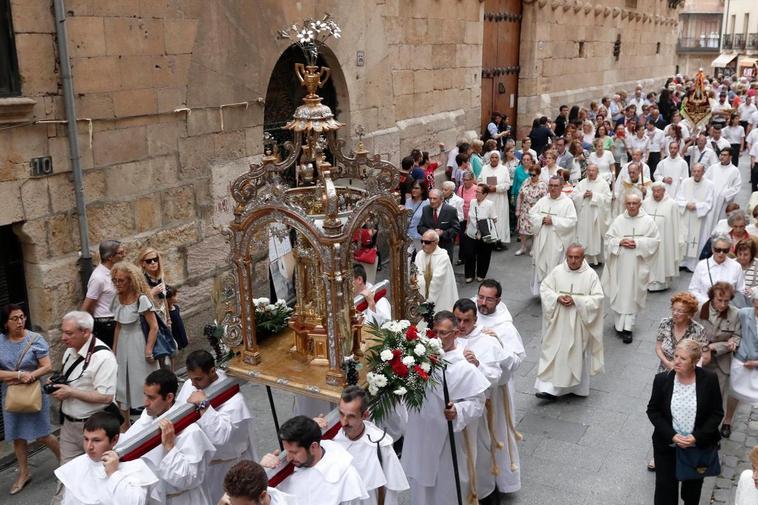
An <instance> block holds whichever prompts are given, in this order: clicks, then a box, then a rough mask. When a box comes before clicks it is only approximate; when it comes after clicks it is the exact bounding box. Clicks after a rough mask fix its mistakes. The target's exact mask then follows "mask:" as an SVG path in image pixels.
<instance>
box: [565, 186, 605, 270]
mask: <svg viewBox="0 0 758 505" xmlns="http://www.w3.org/2000/svg"><path fill="white" fill-rule="evenodd" d="M587 191H592V196H590V197H589V198H585V197H584V193H585V192H587ZM612 197H613V195H611V189H610V188H609V187H608V183H607V182H605V181H604V180H602V179H599V178H596V179H595V180H594V181H591V180H589V179H587V178H584V179H582V180H581V181H579V184H577V185H576V188H575V189H574V194H573V196H572V197H571V199H572V200H574V206H575V207H576V215H577V222H576V240H577V241H578V242H579V243H580V244H582V245H583V246H584V254H585V256H586V257H587V258H588V261H589V262H590V263H593V264H597V263H600V262H601V261H602V260H603V235H605V231H606V230H607V229H608V226H609V225H610V224H611V199H612Z"/></svg>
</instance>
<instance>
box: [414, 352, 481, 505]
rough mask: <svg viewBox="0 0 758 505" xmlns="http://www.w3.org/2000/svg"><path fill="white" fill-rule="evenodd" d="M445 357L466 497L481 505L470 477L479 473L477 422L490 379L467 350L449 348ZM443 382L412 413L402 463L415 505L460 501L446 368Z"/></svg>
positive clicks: (473, 504) (453, 504) (472, 504)
mask: <svg viewBox="0 0 758 505" xmlns="http://www.w3.org/2000/svg"><path fill="white" fill-rule="evenodd" d="M444 359H445V360H446V361H447V362H448V365H447V369H446V370H445V375H446V377H447V387H448V391H449V394H450V401H451V402H453V403H454V404H455V409H456V417H455V419H453V421H452V423H453V431H454V433H455V447H456V451H457V455H458V474H459V476H460V482H461V497H462V500H463V503H464V504H470V505H476V503H477V502H476V493H475V489H473V487H471V486H470V479H469V476H470V475H474V476H475V474H476V470H475V465H476V453H475V452H476V426H477V422H478V420H479V418H480V417H481V416H483V415H484V401H485V391H487V388H488V387H489V385H490V383H489V381H488V380H487V378H486V377H485V376H484V375H482V373H481V372H480V371H479V370H478V369H477V368H476V367H475V366H474V365H472V364H471V363H469V362H468V361H466V358H464V357H463V349H461V348H456V349H453V350H451V351H448V352H446V353H445V355H444ZM437 381H438V383H437V384H436V385H434V386H432V387H431V388H430V389H429V390H428V392H427V395H426V398H425V399H424V403H423V405H422V406H421V409H420V410H419V411H416V410H410V411H409V412H408V427H407V429H406V432H405V443H404V444H403V456H402V460H401V462H402V464H403V468H404V469H405V475H407V476H408V480H409V482H410V485H411V503H412V504H413V505H457V503H458V499H457V496H456V489H455V476H454V474H453V459H452V456H451V452H450V440H449V437H448V429H447V419H445V415H444V413H443V411H444V410H445V400H444V393H443V388H442V372H440V373H439V377H437ZM469 426H470V427H471V428H468V427H469ZM474 478H475V477H474Z"/></svg>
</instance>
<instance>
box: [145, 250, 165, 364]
mask: <svg viewBox="0 0 758 505" xmlns="http://www.w3.org/2000/svg"><path fill="white" fill-rule="evenodd" d="M137 266H139V267H140V268H142V273H144V274H145V282H147V286H148V287H149V288H150V296H151V297H152V299H153V302H154V303H155V308H154V310H155V313H156V314H157V315H158V317H160V318H162V319H163V321H164V322H165V323H166V326H169V327H170V326H171V313H170V312H169V309H170V307H169V306H168V303H166V297H167V293H168V283H167V282H166V273H165V271H164V270H163V259H162V258H161V254H160V253H159V252H158V250H156V249H153V248H152V247H146V248H145V249H142V250H141V251H140V253H139V255H138V256H137ZM169 361H170V359H166V358H165V357H161V358H159V362H160V366H161V367H167V368H169V369H171V368H172V365H173V364H172V363H170V362H169Z"/></svg>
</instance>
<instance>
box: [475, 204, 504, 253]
mask: <svg viewBox="0 0 758 505" xmlns="http://www.w3.org/2000/svg"><path fill="white" fill-rule="evenodd" d="M474 217H475V218H476V229H477V230H478V231H479V237H480V238H481V239H482V242H484V243H485V244H494V243H496V242H497V241H498V240H499V238H498V236H497V229H496V228H495V223H494V222H493V221H492V219H490V218H487V219H479V212H478V211H477V208H476V207H475V208H474Z"/></svg>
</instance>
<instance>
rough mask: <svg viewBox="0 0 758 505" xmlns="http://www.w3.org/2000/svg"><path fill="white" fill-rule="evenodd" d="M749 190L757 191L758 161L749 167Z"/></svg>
mask: <svg viewBox="0 0 758 505" xmlns="http://www.w3.org/2000/svg"><path fill="white" fill-rule="evenodd" d="M750 188H751V189H750V191H758V161H756V162H755V163H753V166H752V167H750Z"/></svg>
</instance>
